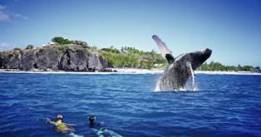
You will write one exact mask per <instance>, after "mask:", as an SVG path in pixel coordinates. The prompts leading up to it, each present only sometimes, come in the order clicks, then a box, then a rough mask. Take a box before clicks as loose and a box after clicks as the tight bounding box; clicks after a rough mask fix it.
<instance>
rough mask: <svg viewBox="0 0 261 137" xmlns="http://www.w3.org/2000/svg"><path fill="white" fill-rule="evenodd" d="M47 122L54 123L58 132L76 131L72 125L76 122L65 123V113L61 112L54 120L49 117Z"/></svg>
mask: <svg viewBox="0 0 261 137" xmlns="http://www.w3.org/2000/svg"><path fill="white" fill-rule="evenodd" d="M47 122H48V123H50V124H52V125H54V126H55V127H56V131H57V132H61V133H70V132H73V131H74V128H73V127H72V126H73V125H74V124H68V123H64V120H63V115H61V114H58V115H57V116H56V118H54V120H50V119H49V118H47Z"/></svg>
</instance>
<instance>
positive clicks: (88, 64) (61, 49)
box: [0, 44, 108, 71]
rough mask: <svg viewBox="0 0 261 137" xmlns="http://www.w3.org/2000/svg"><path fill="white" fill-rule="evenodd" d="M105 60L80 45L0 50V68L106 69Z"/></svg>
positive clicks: (46, 69) (44, 69) (43, 69)
mask: <svg viewBox="0 0 261 137" xmlns="http://www.w3.org/2000/svg"><path fill="white" fill-rule="evenodd" d="M107 66H108V63H107V61H106V60H105V59H104V58H103V57H102V56H100V55H99V53H98V52H91V51H90V49H89V48H88V47H83V46H81V45H76V44H73V45H63V46H62V45H47V46H44V47H41V48H35V49H23V50H21V49H14V50H12V51H3V52H0V69H17V70H25V71H29V70H41V71H48V70H52V71H58V70H63V71H106V67H107Z"/></svg>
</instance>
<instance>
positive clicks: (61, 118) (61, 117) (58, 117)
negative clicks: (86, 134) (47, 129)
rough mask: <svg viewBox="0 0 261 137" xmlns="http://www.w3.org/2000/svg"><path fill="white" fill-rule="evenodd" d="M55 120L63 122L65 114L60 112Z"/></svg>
mask: <svg viewBox="0 0 261 137" xmlns="http://www.w3.org/2000/svg"><path fill="white" fill-rule="evenodd" d="M54 121H55V122H57V121H61V122H63V115H61V114H58V115H57V116H56V118H55V120H54Z"/></svg>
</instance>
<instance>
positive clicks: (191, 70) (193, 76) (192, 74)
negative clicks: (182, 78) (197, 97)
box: [187, 62, 196, 91]
mask: <svg viewBox="0 0 261 137" xmlns="http://www.w3.org/2000/svg"><path fill="white" fill-rule="evenodd" d="M187 66H188V67H189V69H190V73H191V79H192V83H191V84H192V85H191V88H192V90H193V91H195V90H196V86H195V74H194V71H193V69H192V65H191V62H187Z"/></svg>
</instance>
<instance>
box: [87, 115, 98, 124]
mask: <svg viewBox="0 0 261 137" xmlns="http://www.w3.org/2000/svg"><path fill="white" fill-rule="evenodd" d="M88 120H89V125H90V126H94V125H95V123H96V117H95V116H94V115H89V117H88Z"/></svg>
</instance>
